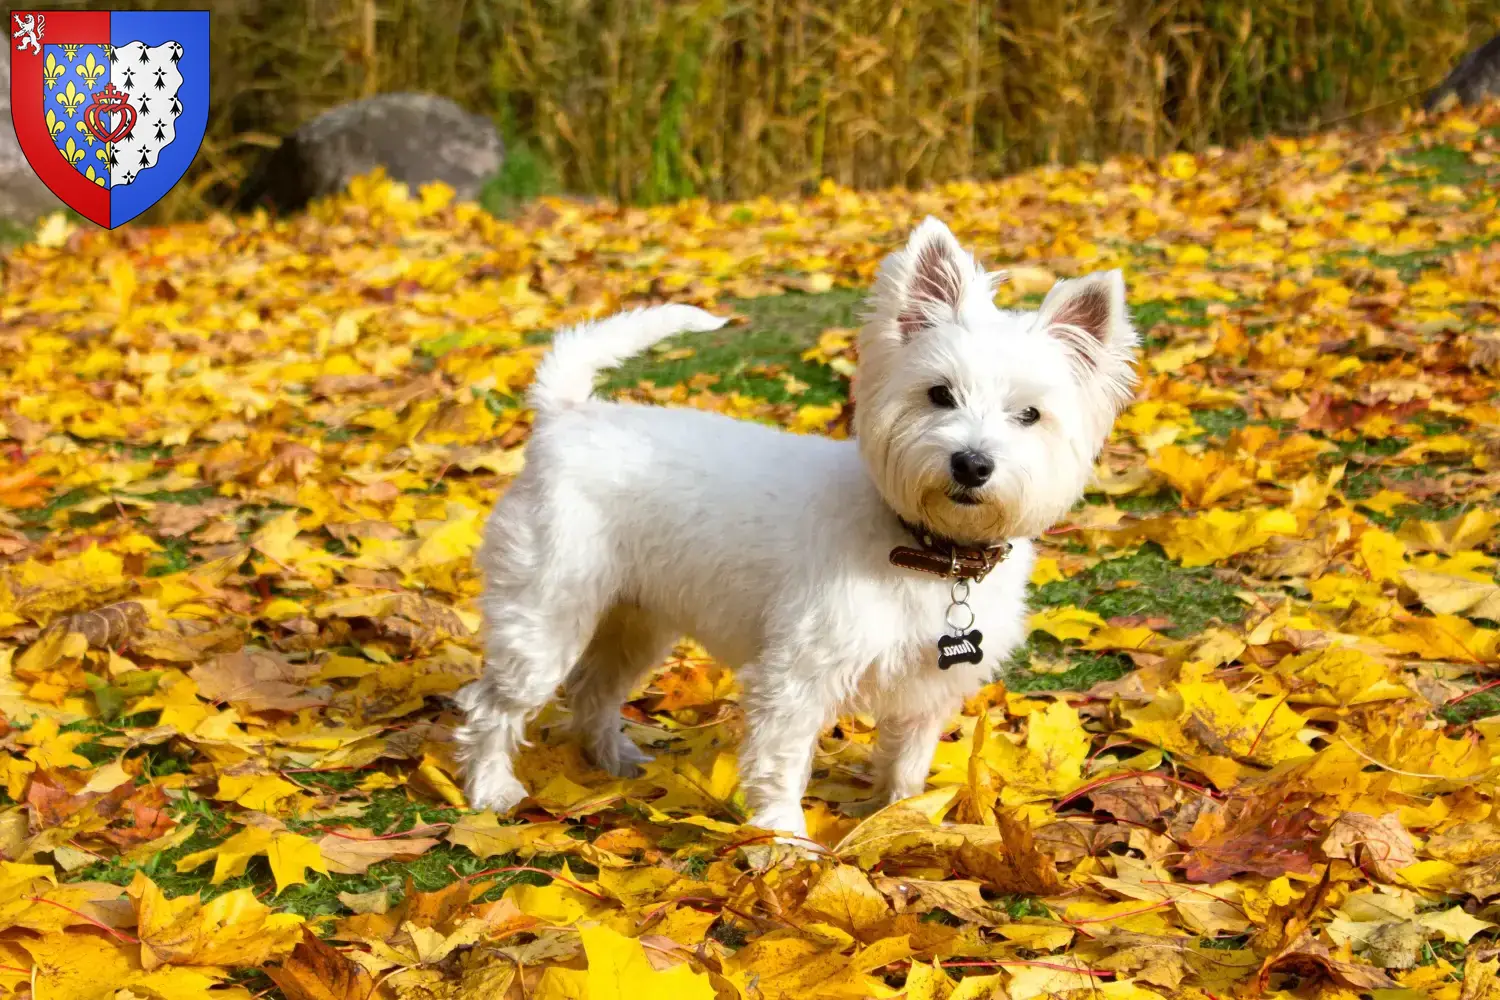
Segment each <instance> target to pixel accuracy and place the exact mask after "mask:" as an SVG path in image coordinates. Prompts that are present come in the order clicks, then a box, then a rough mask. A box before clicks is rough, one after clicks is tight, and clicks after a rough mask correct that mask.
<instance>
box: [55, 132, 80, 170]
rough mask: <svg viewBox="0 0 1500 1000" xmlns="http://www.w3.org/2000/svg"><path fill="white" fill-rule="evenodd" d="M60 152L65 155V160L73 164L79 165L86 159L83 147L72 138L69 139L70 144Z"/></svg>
mask: <svg viewBox="0 0 1500 1000" xmlns="http://www.w3.org/2000/svg"><path fill="white" fill-rule="evenodd" d="M58 152H59V153H61V154H62V155H63V159H65V160H67V161H68V162H69V163H72V164H77V163H78V161H79V160H81V159H83V157H84V151H83V147H82V146H80V145H78V143H76V142H74V141H73V138H72V136H69V137H68V144H67V145H66V146H64V147H63V148H62V149H59V150H58Z"/></svg>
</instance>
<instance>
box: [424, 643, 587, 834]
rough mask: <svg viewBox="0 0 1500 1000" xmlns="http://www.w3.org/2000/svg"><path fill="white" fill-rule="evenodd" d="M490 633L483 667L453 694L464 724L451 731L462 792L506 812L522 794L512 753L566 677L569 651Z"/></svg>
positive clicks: (473, 802)
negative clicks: (481, 672)
mask: <svg viewBox="0 0 1500 1000" xmlns="http://www.w3.org/2000/svg"><path fill="white" fill-rule="evenodd" d="M509 638H510V637H509V636H504V635H496V634H494V633H493V632H492V633H491V634H490V636H489V638H488V641H487V642H486V643H485V671H484V675H483V676H482V677H480V678H479V680H477V681H475V682H474V683H472V684H470V685H468V686H467V687H465V688H463V689H462V690H460V691H459V692H458V694H457V695H456V696H455V700H456V701H457V702H458V706H459V708H461V709H462V710H463V712H464V724H463V725H462V726H461V727H459V729H458V730H457V731H456V732H455V733H454V739H455V740H457V742H458V757H459V759H460V760H461V761H463V765H464V793H465V795H466V796H467V797H468V800H469V805H470V806H471V807H473V808H475V809H493V810H495V811H496V812H497V813H505V812H507V811H509V810H510V809H512V808H514V807H515V805H516V803H518V802H520V801H521V800H522V799H523V798H525V797H526V794H527V793H526V788H525V786H524V785H522V784H521V782H520V781H518V780H517V779H516V773H515V763H514V756H515V752H516V750H517V748H518V747H519V746H520V745H521V743H522V739H523V737H524V735H525V732H526V723H527V721H528V720H529V719H530V718H531V717H532V716H533V715H535V714H536V712H537V711H538V710H539V709H541V708H542V706H543V705H545V704H546V703H547V702H548V701H550V700H551V699H552V696H553V695H554V694H555V693H556V691H557V688H558V685H559V684H561V683H562V681H563V678H564V677H565V676H566V673H567V668H568V666H569V664H570V661H572V660H573V659H574V657H575V656H576V650H577V646H576V645H575V646H574V648H573V649H572V650H568V649H566V648H557V646H556V639H555V636H554V637H553V638H552V639H551V641H550V642H549V643H543V644H540V645H538V644H534V643H528V642H522V643H516V642H512V641H508V640H509Z"/></svg>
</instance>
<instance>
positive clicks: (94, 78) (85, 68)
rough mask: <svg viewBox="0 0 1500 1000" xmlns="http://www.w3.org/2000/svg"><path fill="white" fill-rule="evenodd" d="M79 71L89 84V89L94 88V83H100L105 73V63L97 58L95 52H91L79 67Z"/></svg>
mask: <svg viewBox="0 0 1500 1000" xmlns="http://www.w3.org/2000/svg"><path fill="white" fill-rule="evenodd" d="M77 72H78V75H79V76H81V77H83V79H84V81H85V82H86V83H87V84H88V86H89V89H90V90H92V89H94V84H96V83H98V82H99V78H100V77H101V76H103V75H104V64H103V63H101V62H100V61H99V60H97V59H95V58H94V54H93V53H92V52H90V53H89V54H88V58H87V59H85V60H84V61H83V64H82V65H81V66H79V67H78V68H77Z"/></svg>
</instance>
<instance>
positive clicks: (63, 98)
mask: <svg viewBox="0 0 1500 1000" xmlns="http://www.w3.org/2000/svg"><path fill="white" fill-rule="evenodd" d="M88 97H89V95H88V94H85V93H84V92H83V91H81V90H79V89H78V88H77V87H75V86H73V81H72V80H69V81H68V86H67V87H66V88H65V89H64V90H63V92H62V93H61V94H58V95H57V103H58V104H61V105H62V106H63V110H64V111H66V112H67V113H68V117H69V118H72V117H73V115H74V113H75V112H77V111H78V108H79V106H80V105H82V104H83V102H84V101H86V100H88ZM68 141H69V142H72V141H73V140H71V139H69V140H68Z"/></svg>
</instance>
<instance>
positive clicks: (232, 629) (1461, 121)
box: [0, 107, 1500, 1000]
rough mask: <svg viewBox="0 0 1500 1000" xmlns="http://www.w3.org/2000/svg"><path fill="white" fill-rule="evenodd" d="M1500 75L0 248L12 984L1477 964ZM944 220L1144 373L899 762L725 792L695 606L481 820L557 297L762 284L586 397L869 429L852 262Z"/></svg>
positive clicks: (1498, 359) (373, 191) (343, 993)
mask: <svg viewBox="0 0 1500 1000" xmlns="http://www.w3.org/2000/svg"><path fill="white" fill-rule="evenodd" d="M1497 154H1500V108H1496V107H1491V108H1489V109H1487V110H1484V111H1481V112H1470V113H1468V114H1454V115H1451V116H1449V117H1446V118H1442V119H1438V120H1432V121H1423V120H1413V121H1412V122H1411V123H1409V124H1408V125H1407V126H1406V127H1403V128H1401V129H1398V130H1393V131H1389V132H1384V133H1373V134H1356V133H1351V132H1337V133H1332V134H1328V135H1324V136H1318V137H1313V138H1307V139H1299V140H1290V139H1272V140H1268V141H1266V142H1263V143H1257V144H1252V145H1249V146H1246V147H1244V148H1242V149H1239V150H1236V151H1232V152H1211V153H1207V154H1204V155H1201V156H1188V155H1177V156H1172V157H1169V158H1168V159H1166V160H1164V161H1160V162H1144V161H1139V160H1115V161H1110V162H1108V163H1106V164H1104V165H1102V166H1082V167H1077V168H1072V169H1045V170H1037V171H1032V172H1030V173H1027V174H1023V175H1020V176H1017V177H1013V178H1009V179H1006V180H1003V181H998V182H994V183H985V184H978V183H965V184H954V185H950V186H948V187H945V188H941V189H935V190H931V191H926V192H921V193H905V192H878V193H869V194H862V193H856V192H852V191H847V190H843V189H839V188H836V187H833V186H826V187H825V188H824V189H823V190H822V191H821V192H820V193H819V194H818V195H817V196H815V197H811V198H808V199H805V200H802V201H787V202H776V201H771V200H761V201H756V202H752V203H747V204H742V205H737V206H713V205H708V204H704V203H699V202H692V203H684V204H681V205H674V206H667V207H662V208H656V209H635V208H626V209H616V208H613V207H609V206H592V207H584V206H580V205H577V204H573V203H570V202H566V201H562V200H544V201H542V202H539V203H537V204H536V205H534V206H532V207H531V208H529V209H528V210H527V211H526V212H525V213H524V214H523V215H521V216H519V217H518V218H516V219H514V220H512V221H510V222H501V221H497V220H496V219H494V218H492V217H490V216H488V215H487V214H485V213H484V212H482V211H480V210H479V209H478V208H477V207H475V206H473V205H465V204H454V203H453V202H452V200H451V197H450V195H449V194H448V193H447V192H446V191H444V190H441V189H437V188H434V189H429V190H423V191H421V192H418V193H410V192H408V191H406V190H405V189H404V188H401V187H399V186H397V185H393V184H390V183H388V182H386V181H385V180H383V179H382V178H380V177H379V176H375V177H369V178H363V179H361V180H359V181H358V182H356V183H355V185H354V186H353V188H352V190H351V191H350V193H349V194H348V195H347V196H346V197H342V198H339V199H336V200H331V201H326V202H322V203H319V204H316V205H315V206H313V208H312V209H311V211H310V212H309V213H308V214H306V215H305V216H302V217H299V218H296V219H291V220H286V221H281V222H271V221H268V220H267V219H265V218H263V217H250V218H239V219H228V218H222V217H220V218H214V219H211V220H209V221H207V222H204V223H201V224H192V225H180V226H175V227H172V228H167V229H160V230H153V231H145V230H125V231H122V232H117V233H98V232H93V231H88V232H85V231H78V230H75V229H73V228H72V227H71V226H70V225H69V224H68V223H67V222H66V221H65V220H64V219H63V218H61V217H58V218H56V219H53V220H51V221H49V222H48V223H46V224H45V225H44V226H43V227H42V228H41V230H40V231H39V232H38V233H37V234H36V236H35V239H34V240H33V241H32V242H31V243H29V244H26V245H24V246H21V247H19V248H17V249H15V250H14V251H12V252H10V253H9V254H8V255H7V256H5V257H4V258H3V267H4V272H3V273H4V275H5V281H6V284H5V292H4V297H3V299H0V370H3V371H5V372H7V373H8V374H7V375H6V376H5V377H4V379H3V381H0V449H3V452H4V454H5V459H6V461H5V463H4V466H3V470H0V713H3V722H0V762H3V768H4V770H3V774H0V782H3V791H0V795H3V796H4V799H3V800H0V802H3V805H0V852H3V858H4V860H3V861H0V990H5V991H8V993H9V994H10V995H13V996H18V997H29V998H32V1000H41V998H43V997H46V998H66V1000H74V998H95V997H99V998H102V997H114V998H116V1000H124V998H126V997H151V998H163V1000H174V998H179V997H180V998H187V997H194V998H197V997H224V998H229V997H241V998H248V997H251V996H272V995H277V994H279V995H281V996H284V997H287V998H290V1000H303V998H329V997H336V998H361V1000H367V998H372V997H380V998H392V1000H394V998H429V997H431V998H445V997H466V996H484V997H502V996H503V997H517V998H519V997H529V998H537V1000H559V998H566V997H580V996H587V997H616V996H618V997H654V996H661V997H709V996H717V997H721V998H724V1000H730V998H735V997H745V998H757V1000H760V998H765V1000H771V998H776V997H793V996H795V997H798V998H799V1000H800V998H809V997H825V996H827V997H861V996H891V997H895V996H903V995H904V996H906V997H909V998H912V1000H916V998H924V1000H925V998H929V997H931V998H946V1000H954V998H974V997H1009V998H1012V1000H1028V998H1031V997H1038V996H1049V997H1051V996H1060V997H1069V996H1075V995H1076V996H1078V997H1083V996H1088V997H1097V996H1101V995H1102V996H1109V997H1120V998H1145V1000H1149V998H1152V997H1162V998H1167V997H1187V998H1222V997H1229V996H1238V997H1251V996H1274V997H1288V998H1290V997H1305V998H1313V997H1327V998H1330V1000H1331V998H1339V1000H1344V998H1349V997H1354V996H1371V997H1379V998H1380V1000H1418V998H1434V1000H1481V998H1488V1000H1494V998H1496V997H1497V996H1500V989H1497V986H1496V980H1497V965H1500V963H1497V959H1496V954H1497V936H1496V931H1497V925H1500V821H1497V816H1496V802H1497V793H1500V789H1497V773H1500V772H1497V765H1500V718H1497V714H1500V697H1497V694H1500V686H1497V685H1500V678H1497V666H1500V638H1497V637H1500V631H1497V625H1496V622H1497V620H1500V586H1497V582H1496V557H1497V555H1500V544H1497V531H1496V528H1497V526H1500V509H1497V506H1500V505H1497V503H1496V500H1495V491H1496V487H1497V486H1500V469H1497V461H1500V429H1497V428H1500V397H1497V390H1500V311H1497V309H1500V307H1497V304H1496V303H1497V301H1500V245H1497V239H1500V221H1497V219H1500V212H1497V204H1496V195H1495V193H1494V192H1495V190H1496V187H1497V185H1496V181H1497V179H1500V165H1497ZM927 213H934V214H938V215H940V216H942V217H944V218H945V219H947V220H948V221H949V222H950V223H952V224H953V226H954V228H955V230H956V231H957V232H958V233H959V234H960V236H961V237H962V238H963V239H964V240H965V242H966V243H968V244H970V245H972V246H974V247H976V248H977V249H978V251H979V252H980V254H981V255H982V257H983V259H984V260H985V261H986V262H987V263H989V264H990V265H991V266H1001V267H1007V268H1009V269H1010V270H1011V272H1012V276H1011V280H1010V282H1009V283H1008V284H1006V285H1005V286H1003V287H1002V288H1001V290H1000V293H999V294H1000V300H1001V302H1002V303H1003V304H1021V305H1026V304H1034V303H1035V302H1036V301H1037V297H1038V296H1039V295H1040V294H1041V293H1043V292H1044V291H1045V290H1046V289H1047V288H1048V287H1049V286H1050V284H1051V282H1052V281H1053V279H1054V278H1055V277H1056V276H1060V275H1061V276H1066V275H1072V274H1076V273H1081V272H1085V271H1089V270H1094V269H1097V268H1102V267H1110V266H1121V267H1124V268H1125V269H1126V271H1127V274H1128V278H1129V282H1130V287H1131V296H1132V306H1133V309H1134V311H1135V314H1136V316H1137V318H1138V322H1139V325H1140V326H1141V327H1142V329H1143V332H1144V333H1145V334H1146V338H1147V343H1148V351H1147V352H1146V354H1145V356H1144V360H1143V366H1142V371H1143V376H1144V387H1143V390H1142V392H1141V395H1140V399H1139V401H1138V402H1137V403H1136V404H1135V405H1133V406H1132V407H1131V408H1130V410H1129V411H1128V412H1127V413H1126V414H1125V415H1124V417H1123V418H1122V419H1121V421H1120V423H1119V426H1118V428H1117V431H1116V433H1115V435H1114V438H1113V440H1112V442H1111V444H1110V445H1109V447H1108V448H1107V449H1106V451H1105V453H1104V454H1103V456H1102V457H1101V460H1100V464H1099V469H1098V474H1097V481H1096V485H1095V488H1094V490H1093V491H1092V492H1091V493H1090V494H1089V496H1088V497H1087V499H1086V502H1085V503H1083V504H1081V505H1080V506H1079V507H1078V508H1077V509H1076V510H1075V512H1074V513H1073V515H1072V517H1071V518H1070V519H1069V521H1068V522H1067V523H1065V524H1063V525H1060V526H1058V528H1057V529H1056V530H1055V531H1054V532H1052V533H1051V534H1049V535H1048V537H1047V538H1046V539H1044V542H1043V558H1042V559H1041V560H1040V561H1039V563H1038V566H1037V571H1036V576H1035V579H1034V581H1033V582H1034V584H1035V589H1034V612H1035V613H1034V615H1033V619H1032V633H1031V637H1030V640H1029V641H1028V644H1027V645H1026V647H1025V648H1024V649H1023V650H1022V651H1020V652H1019V653H1018V654H1017V656H1016V657H1015V659H1014V660H1013V662H1011V663H1010V664H1008V665H1007V666H1006V667H1005V669H1004V670H1003V671H1002V674H1001V676H1000V677H999V678H998V679H997V681H996V682H995V683H994V684H993V685H991V686H990V687H988V688H986V689H985V690H984V691H983V692H982V693H981V694H980V695H979V696H977V697H975V698H974V699H972V701H971V702H970V703H969V704H968V705H967V706H966V707H965V710H964V713H963V714H962V716H961V717H959V718H956V719H954V720H953V723H952V726H951V727H950V730H949V732H948V733H947V735H946V737H945V739H944V742H943V743H942V745H941V747H940V749H939V752H938V754H937V757H936V759H935V760H934V762H933V771H932V775H931V780H930V783H929V787H928V791H927V792H926V793H925V794H924V795H922V796H921V797H919V798H917V799H914V800H911V801H909V802H906V803H902V804H900V805H898V806H894V807H891V808H889V809H886V810H884V811H881V812H878V813H876V814H874V815H870V816H861V815H860V810H859V808H858V804H859V803H860V801H861V800H862V799H863V798H864V796H865V795H866V794H867V792H868V758H869V754H870V747H871V739H872V723H871V720H869V719H864V718H850V719H844V720H841V721H840V723H839V725H838V726H837V727H836V728H835V729H833V730H832V731H830V732H829V733H827V734H825V735H824V737H823V739H822V741H821V744H820V752H819V755H818V759H817V769H816V772H815V775H814V780H813V783H812V787H811V788H810V791H809V797H808V798H807V800H806V801H805V807H806V811H807V815H808V818H809V825H810V828H811V830H812V832H813V836H814V838H815V840H814V842H812V843H810V844H808V845H807V848H806V850H796V849H791V848H786V847H783V846H781V845H778V844H775V843H774V842H772V841H771V840H770V839H769V838H768V837H767V836H766V835H765V834H764V832H763V831H756V830H752V829H749V828H746V827H745V826H743V824H742V820H743V816H744V810H743V804H742V802H741V800H740V799H739V797H738V793H737V791H736V773H735V764H734V755H733V751H734V748H735V746H736V744H737V741H738V738H739V735H740V726H741V717H740V715H739V713H738V711H737V708H736V697H737V692H736V689H735V686H734V682H733V679H732V677H731V676H729V675H728V674H727V673H726V671H724V670H723V669H722V668H721V667H720V666H719V665H718V664H715V663H714V662H713V661H712V660H711V659H709V658H708V657H707V656H706V655H705V654H704V653H703V651H702V650H700V649H698V648H696V647H695V646H693V645H692V644H691V643H690V642H686V641H685V642H684V643H683V644H682V645H681V646H679V647H678V649H677V650H676V651H675V652H674V654H673V656H672V658H671V659H670V660H669V662H668V663H666V664H665V665H664V666H663V667H662V669H661V670H659V671H658V672H656V673H655V674H654V675H653V677H652V678H651V679H650V681H649V683H647V684H645V685H643V686H642V688H641V689H640V690H639V691H638V692H637V693H636V694H637V696H636V697H635V698H634V699H632V701H631V702H630V703H629V705H628V706H627V709H626V712H627V719H626V723H627V726H628V730H629V732H630V734H631V736H632V737H633V738H634V739H636V741H637V742H639V743H640V744H642V745H643V746H646V747H647V748H648V749H650V750H651V751H652V752H653V753H655V754H656V756H657V760H656V762H655V763H654V764H653V765H651V766H650V767H649V768H648V770H647V773H646V774H645V775H644V776H643V777H641V778H639V779H635V780H629V781H621V780H614V779H611V778H609V777H607V776H605V775H602V774H600V773H598V772H596V771H592V770H590V769H589V768H588V767H587V766H586V764H585V763H584V762H583V760H582V759H581V757H580V756H579V753H578V751H577V748H576V747H573V746H571V745H569V744H568V743H567V742H566V741H565V740H563V739H561V737H559V736H557V735H556V733H557V731H558V728H559V727H558V722H559V720H560V719H562V718H563V717H564V714H563V713H565V711H566V709H565V707H562V706H557V707H554V708H552V709H549V711H548V713H547V714H545V715H544V716H543V717H542V718H541V719H539V720H538V723H537V728H536V733H535V736H536V739H535V741H534V745H533V746H532V747H531V748H530V749H529V750H527V751H526V753H525V755H524V759H523V761H522V763H521V773H522V776H523V779H524V780H525V781H526V783H527V786H528V788H530V789H531V791H532V797H531V799H530V800H528V802H527V803H526V804H525V805H524V806H523V808H522V809H521V810H520V813H519V815H518V816H517V817H514V818H505V819H502V818H498V817H496V816H494V815H492V814H489V813H476V812H473V811H471V810H468V809H466V808H465V804H464V801H463V797H462V794H461V792H460V790H459V785H458V781H457V771H456V768H455V765H454V761H453V755H452V745H451V742H450V733H451V730H452V727H453V725H454V723H455V721H456V716H455V714H454V710H453V706H452V703H451V701H450V700H449V696H451V694H452V693H453V691H454V690H456V689H457V688H458V687H459V686H460V685H462V684H463V683H465V682H466V681H468V680H469V679H471V678H473V677H474V676H476V674H477V673H478V671H479V669H480V656H479V647H478V644H477V642H476V639H475V629H476V627H477V625H478V619H477V617H476V615H475V613H474V598H475V596H476V593H477V590H478V581H477V579H476V577H475V574H474V572H473V569H472V566H471V557H472V553H473V550H474V547H475V545H476V544H477V542H478V539H479V529H480V525H481V524H482V519H483V517H484V516H485V514H486V513H487V511H488V509H489V508H490V506H491V505H492V503H493V501H494V500H495V498H496V496H497V495H499V493H500V492H501V491H503V490H504V488H505V485H506V483H507V482H508V481H509V479H510V478H511V477H512V476H513V475H514V474H515V473H516V472H517V471H518V469H519V468H520V465H521V461H522V459H521V448H522V446H523V445H524V443H525V440H526V436H527V433H528V428H529V419H530V418H529V414H528V413H526V412H525V411H524V410H522V409H521V408H520V399H521V396H522V394H523V391H524V387H525V385H526V384H527V382H528V380H529V378H530V375H531V372H532V370H533V368H534V366H535V364H536V361H537V359H538V357H539V356H540V354H541V353H542V352H543V351H544V350H545V345H546V340H547V336H546V334H547V331H550V330H552V329H555V328H557V327H558V326H560V325H564V324H567V323H571V322H576V321H579V320H582V319H585V318H588V317H591V316H597V315H600V314H602V313H605V312H609V311H612V310H614V309H616V308H619V307H621V306H623V305H626V304H630V303H634V302H638V301H642V300H646V299H672V300H676V301H688V302H695V303H699V304H702V305H705V306H709V307H712V308H717V309H729V310H733V311H735V312H737V313H738V314H739V315H740V317H741V318H742V322H741V323H739V324H738V325H736V326H734V327H731V328H728V329H727V330H726V331H723V332H721V333H719V334H715V335H710V336H704V337H697V338H686V339H683V340H681V341H678V342H674V343H671V344H667V345H664V346H663V347H662V348H661V349H660V350H659V351H658V352H656V353H655V354H654V355H653V356H651V357H649V358H647V359H642V360H640V361H637V362H632V363H631V364H629V365H628V366H626V367H625V368H624V369H622V370H621V371H619V372H617V373H614V374H613V375H612V376H611V377H610V379H609V381H608V383H607V385H606V391H609V392H611V393H613V394H615V395H618V396H621V397H626V398H634V399H638V400H640V401H642V402H645V403H655V404H663V405H673V406H696V407H701V408H707V409H713V410H718V411H722V412H725V413H729V414H731V415H734V416H736V417H739V418H741V419H747V420H762V421H767V422H771V423H776V424H780V425H783V426H786V427H788V428H790V429H792V430H794V431H797V432H799V433H821V434H831V435H834V436H844V435H846V434H847V426H848V421H847V417H848V414H847V408H846V406H845V401H846V399H847V384H848V376H849V374H850V373H851V372H852V371H853V369H854V365H855V364H856V363H857V358H856V357H855V356H854V353H853V349H852V347H851V335H852V327H853V326H854V325H855V323H856V315H857V306H858V301H859V290H860V289H861V288H863V287H865V286H867V285H868V283H869V281H870V278H871V276H872V274H873V272H874V269H875V267H876V264H877V263H878V261H879V259H880V257H881V256H882V255H883V254H884V253H885V252H887V251H889V250H890V249H891V248H893V247H894V246H895V245H896V244H897V242H898V241H899V240H900V239H901V237H902V235H903V234H904V233H905V231H907V229H908V228H909V227H910V226H911V225H912V224H914V223H915V222H916V221H917V220H919V219H920V218H921V217H922V216H923V215H925V214H927Z"/></svg>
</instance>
